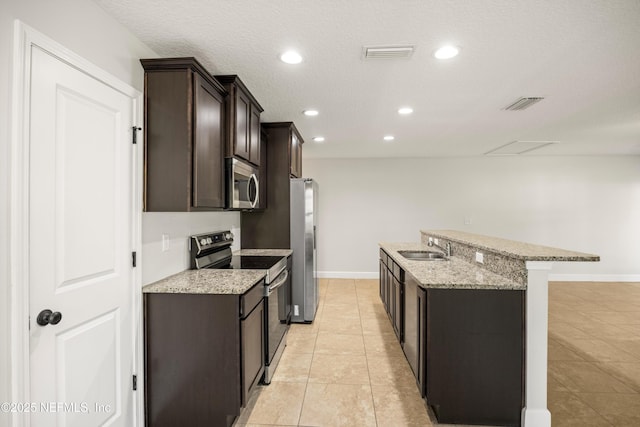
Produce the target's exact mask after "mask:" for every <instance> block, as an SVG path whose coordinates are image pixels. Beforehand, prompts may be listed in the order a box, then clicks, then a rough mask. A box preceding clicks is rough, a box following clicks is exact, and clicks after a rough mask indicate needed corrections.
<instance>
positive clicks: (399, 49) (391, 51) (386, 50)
mask: <svg viewBox="0 0 640 427" xmlns="http://www.w3.org/2000/svg"><path fill="white" fill-rule="evenodd" d="M415 50H416V47H415V46H414V45H410V44H408V45H395V46H364V47H363V48H362V59H399V58H410V57H411V55H413V52H414V51H415Z"/></svg>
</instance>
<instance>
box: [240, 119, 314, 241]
mask: <svg viewBox="0 0 640 427" xmlns="http://www.w3.org/2000/svg"><path fill="white" fill-rule="evenodd" d="M262 129H263V131H264V136H263V138H265V140H266V143H267V145H266V147H267V148H266V150H265V151H266V156H264V157H263V159H265V160H266V166H267V167H266V168H265V167H264V165H263V166H262V167H261V168H260V185H261V188H263V187H266V195H265V196H264V197H263V195H262V193H261V194H260V198H261V200H262V201H263V202H264V203H265V205H264V206H263V207H262V209H256V210H253V211H250V212H242V214H241V224H242V229H241V233H240V237H241V238H242V241H241V243H240V246H241V247H243V248H262V249H265V248H270V249H289V248H290V247H291V242H290V231H291V230H290V214H291V212H290V211H291V199H290V192H291V190H290V188H291V187H290V180H291V177H292V176H293V177H296V178H300V177H302V166H301V154H302V153H301V151H302V138H301V137H300V133H299V132H298V130H297V129H296V126H295V125H294V124H293V122H278V123H262ZM265 169H266V170H265ZM294 171H295V173H294Z"/></svg>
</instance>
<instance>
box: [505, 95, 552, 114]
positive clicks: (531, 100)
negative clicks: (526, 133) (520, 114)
mask: <svg viewBox="0 0 640 427" xmlns="http://www.w3.org/2000/svg"><path fill="white" fill-rule="evenodd" d="M543 99H544V98H542V97H526V98H525V97H523V98H520V99H518V100H517V101H516V102H514V103H512V104H511V105H509V106H507V107H504V109H505V110H511V111H518V110H524V109H526V108H529V107H531V106H532V105H533V104H535V103H536V102H540V101H542V100H543Z"/></svg>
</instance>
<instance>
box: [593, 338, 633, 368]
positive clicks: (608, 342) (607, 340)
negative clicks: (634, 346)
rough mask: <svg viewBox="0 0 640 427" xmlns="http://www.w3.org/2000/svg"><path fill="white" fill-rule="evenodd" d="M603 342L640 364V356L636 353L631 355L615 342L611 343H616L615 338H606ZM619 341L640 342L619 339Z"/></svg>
mask: <svg viewBox="0 0 640 427" xmlns="http://www.w3.org/2000/svg"><path fill="white" fill-rule="evenodd" d="M602 341H604V342H605V343H607V344H609V345H612V346H613V347H614V348H615V349H616V350H618V351H621V352H622V353H625V354H627V355H629V356H631V357H632V358H633V359H634V360H635V361H636V362H640V356H639V355H637V354H635V353H631V352H630V351H628V350H625V349H623V348H621V347H619V346H618V345H616V343H615V342H610V341H616V339H615V338H604V339H603V340H602ZM617 341H640V340H627V339H618V340H617ZM639 345H640V344H639ZM610 362H625V361H624V360H610Z"/></svg>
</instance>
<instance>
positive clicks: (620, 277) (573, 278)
mask: <svg viewBox="0 0 640 427" xmlns="http://www.w3.org/2000/svg"><path fill="white" fill-rule="evenodd" d="M549 281H551V282H640V274H549Z"/></svg>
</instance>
